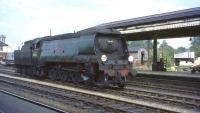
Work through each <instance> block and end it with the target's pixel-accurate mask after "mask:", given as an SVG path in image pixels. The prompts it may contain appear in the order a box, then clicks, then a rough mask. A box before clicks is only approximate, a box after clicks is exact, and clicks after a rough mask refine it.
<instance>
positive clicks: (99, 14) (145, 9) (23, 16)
mask: <svg viewBox="0 0 200 113" xmlns="http://www.w3.org/2000/svg"><path fill="white" fill-rule="evenodd" d="M0 5H1V6H0V34H4V35H6V37H7V38H6V43H7V44H8V45H10V46H11V47H12V49H13V50H15V49H17V48H18V46H21V45H22V42H24V41H27V40H31V39H34V38H37V37H43V36H47V35H49V30H50V29H51V32H52V35H57V34H63V33H70V32H74V31H79V30H82V29H85V28H89V27H92V26H95V25H99V24H102V23H107V22H112V21H118V20H123V19H130V18H136V17H141V16H147V15H152V14H159V13H165V12H169V11H175V10H181V9H187V8H193V7H198V6H200V1H199V0H0ZM178 40H179V41H178ZM188 40H189V39H188V38H186V39H177V40H171V41H170V40H168V41H167V42H168V44H169V45H171V46H173V47H174V48H177V47H179V46H183V45H185V46H186V47H189V41H188ZM177 41H178V42H182V43H177Z"/></svg>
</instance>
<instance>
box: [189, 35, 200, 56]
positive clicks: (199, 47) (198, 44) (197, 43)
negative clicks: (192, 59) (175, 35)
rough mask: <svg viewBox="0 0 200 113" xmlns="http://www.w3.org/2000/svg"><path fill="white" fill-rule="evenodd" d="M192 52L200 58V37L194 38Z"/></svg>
mask: <svg viewBox="0 0 200 113" xmlns="http://www.w3.org/2000/svg"><path fill="white" fill-rule="evenodd" d="M190 50H191V51H194V52H195V56H196V57H200V36H197V37H193V38H192V42H191V47H190Z"/></svg>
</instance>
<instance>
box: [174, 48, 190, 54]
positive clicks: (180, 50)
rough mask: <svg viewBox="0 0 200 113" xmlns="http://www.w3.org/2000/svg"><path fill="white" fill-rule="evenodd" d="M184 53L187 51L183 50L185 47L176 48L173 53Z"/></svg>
mask: <svg viewBox="0 0 200 113" xmlns="http://www.w3.org/2000/svg"><path fill="white" fill-rule="evenodd" d="M186 51H188V49H187V48H185V47H179V48H177V49H176V50H175V53H176V54H178V53H183V52H186Z"/></svg>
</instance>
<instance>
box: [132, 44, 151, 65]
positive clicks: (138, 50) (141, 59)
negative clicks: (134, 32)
mask: <svg viewBox="0 0 200 113" xmlns="http://www.w3.org/2000/svg"><path fill="white" fill-rule="evenodd" d="M128 51H129V54H130V55H131V56H133V58H134V61H133V66H134V67H135V68H147V61H148V52H147V50H146V49H145V48H142V47H128Z"/></svg>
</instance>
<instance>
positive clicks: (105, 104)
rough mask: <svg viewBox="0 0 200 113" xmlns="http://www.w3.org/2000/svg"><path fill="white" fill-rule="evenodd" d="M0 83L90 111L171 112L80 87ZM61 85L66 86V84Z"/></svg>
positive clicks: (1, 81) (19, 82)
mask: <svg viewBox="0 0 200 113" xmlns="http://www.w3.org/2000/svg"><path fill="white" fill-rule="evenodd" d="M34 81H35V80H34ZM0 84H1V86H4V87H12V88H14V89H16V90H18V91H20V92H26V93H27V92H29V93H31V94H35V95H37V96H40V97H43V98H49V99H53V100H57V101H61V102H64V103H67V102H69V103H67V104H70V105H74V106H76V107H77V108H79V109H85V110H88V111H90V112H98V111H99V112H148V113H155V112H158V113H159V112H173V110H171V109H168V110H167V109H162V108H155V107H153V106H148V105H147V103H145V102H141V101H140V103H139V101H138V103H137V104H136V103H133V101H134V100H133V101H128V100H127V98H123V97H120V96H114V95H111V94H102V93H100V92H92V91H88V92H87V93H86V92H84V93H83V91H82V90H81V89H79V92H75V91H74V90H66V89H59V88H56V87H52V86H46V85H44V84H43V85H41V84H36V83H30V82H21V81H20V80H13V79H12V80H11V79H10V78H9V79H8V78H2V77H1V80H0ZM52 85H55V84H52ZM63 87H65V88H66V87H67V86H63ZM89 92H90V93H89ZM142 104H144V105H142ZM145 104H146V105H145Z"/></svg>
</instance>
